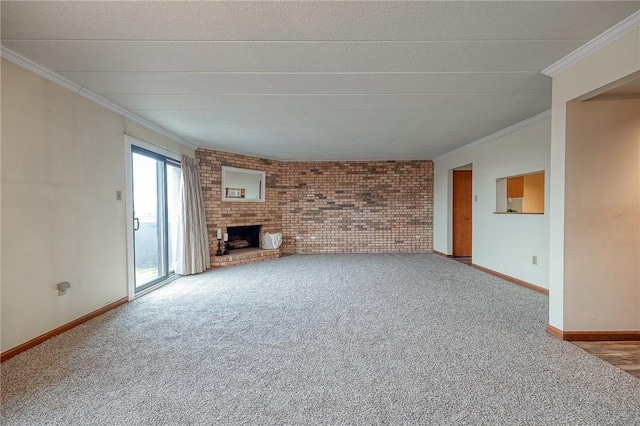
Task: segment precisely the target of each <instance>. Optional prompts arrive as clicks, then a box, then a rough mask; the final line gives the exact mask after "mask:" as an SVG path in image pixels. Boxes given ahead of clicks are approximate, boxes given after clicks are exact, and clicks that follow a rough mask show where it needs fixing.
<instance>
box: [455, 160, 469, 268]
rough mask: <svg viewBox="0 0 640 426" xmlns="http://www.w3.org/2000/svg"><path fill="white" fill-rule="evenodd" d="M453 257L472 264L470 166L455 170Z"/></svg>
mask: <svg viewBox="0 0 640 426" xmlns="http://www.w3.org/2000/svg"><path fill="white" fill-rule="evenodd" d="M452 183H453V190H452V209H451V214H452V221H451V222H452V255H453V257H455V258H463V259H465V260H468V262H469V263H470V262H471V255H472V249H471V248H472V231H473V229H472V210H473V170H472V166H471V165H470V164H469V165H467V166H463V167H459V168H457V169H455V170H453V182H452Z"/></svg>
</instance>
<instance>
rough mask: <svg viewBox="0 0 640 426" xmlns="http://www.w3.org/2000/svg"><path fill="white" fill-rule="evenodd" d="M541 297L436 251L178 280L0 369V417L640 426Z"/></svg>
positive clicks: (296, 260)
mask: <svg viewBox="0 0 640 426" xmlns="http://www.w3.org/2000/svg"><path fill="white" fill-rule="evenodd" d="M546 318H547V298H546V296H543V295H541V294H538V293H536V292H533V291H530V290H526V289H523V288H520V287H517V286H515V285H513V284H510V283H506V282H504V281H502V280H500V279H498V278H495V277H493V276H490V275H487V274H484V273H483V272H480V271H478V270H476V269H474V268H469V267H468V266H465V265H463V264H460V263H458V262H456V261H453V260H450V259H446V258H442V257H439V256H435V255H430V254H425V255H317V256H290V257H285V258H282V259H279V260H274V261H269V262H263V263H258V264H253V265H246V266H239V267H234V268H229V269H226V270H220V271H214V272H209V273H206V274H202V275H199V276H192V277H186V278H182V279H180V280H177V281H175V282H173V283H172V284H169V285H168V286H166V287H164V288H162V289H160V290H158V291H156V292H154V293H151V294H149V295H147V296H144V297H142V298H141V299H139V300H136V301H135V302H132V303H129V304H127V305H124V306H122V307H120V308H118V309H116V310H113V311H110V312H109V313H107V314H105V315H104V316H102V317H100V318H97V319H95V320H92V321H90V322H88V323H86V324H84V325H81V326H79V327H77V328H75V329H73V330H71V331H70V332H68V333H65V334H63V335H61V336H59V337H57V338H54V339H52V340H50V341H48V342H45V343H44V344H42V345H40V346H38V347H36V348H34V349H32V350H30V351H28V352H25V353H23V354H21V355H19V356H17V357H15V358H12V359H10V360H9V361H7V362H5V363H3V364H2V396H1V403H2V415H1V420H2V424H3V425H44V424H49V425H94V424H95V425H114V424H122V425H177V424H203V425H205V424H220V425H236V424H252V425H253V424H332V425H337V424H392V425H396V424H434V425H463V424H486V425H524V424H527V425H532V424H534V425H535V424H539V425H561V424H566V425H616V424H617V425H632V424H640V380H638V379H637V378H635V377H633V376H631V375H629V374H627V373H625V372H623V371H621V370H619V369H617V368H615V367H613V366H611V365H610V364H608V363H606V362H604V361H602V360H600V359H598V358H595V357H593V356H591V355H589V354H588V353H586V352H584V351H583V350H581V349H580V348H577V347H575V346H573V345H571V344H569V343H566V342H562V341H559V340H557V339H555V338H553V337H551V336H549V335H547V334H546V333H545V332H544V327H545V325H546Z"/></svg>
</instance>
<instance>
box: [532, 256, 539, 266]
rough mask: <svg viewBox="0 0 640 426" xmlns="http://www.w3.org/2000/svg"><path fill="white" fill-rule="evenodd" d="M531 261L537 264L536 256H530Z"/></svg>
mask: <svg viewBox="0 0 640 426" xmlns="http://www.w3.org/2000/svg"><path fill="white" fill-rule="evenodd" d="M531 263H533V264H534V265H537V264H538V256H531Z"/></svg>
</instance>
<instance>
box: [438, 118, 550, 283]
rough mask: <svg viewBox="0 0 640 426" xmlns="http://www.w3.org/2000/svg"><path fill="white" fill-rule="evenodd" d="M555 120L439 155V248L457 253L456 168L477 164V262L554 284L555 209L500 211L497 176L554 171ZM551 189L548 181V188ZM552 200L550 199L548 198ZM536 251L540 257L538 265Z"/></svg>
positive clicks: (474, 206)
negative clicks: (552, 231)
mask: <svg viewBox="0 0 640 426" xmlns="http://www.w3.org/2000/svg"><path fill="white" fill-rule="evenodd" d="M550 137H551V120H550V119H549V118H546V119H543V120H542V121H540V122H537V123H535V124H533V125H531V126H529V127H525V128H523V129H520V130H518V131H516V132H514V133H511V134H508V135H506V136H503V137H501V138H498V139H494V140H491V141H486V142H482V143H478V144H472V145H470V146H467V147H463V148H461V149H458V150H456V151H452V152H451V153H449V154H445V155H444V156H441V157H439V158H436V159H435V160H434V167H435V169H434V180H435V181H434V185H435V186H434V250H436V251H439V252H442V253H446V254H451V252H452V243H451V219H450V218H451V196H450V188H451V170H452V169H454V168H457V167H460V166H462V165H465V164H469V163H472V164H473V194H474V196H477V201H474V203H473V263H475V264H477V265H480V266H483V267H485V268H489V269H492V270H494V271H497V272H500V273H502V274H506V275H509V276H512V277H514V278H517V279H520V280H523V281H526V282H528V283H531V284H535V285H537V286H540V287H543V288H548V286H549V279H548V277H549V275H548V273H549V214H548V212H545V213H544V214H542V215H518V214H494V212H495V209H496V180H497V179H499V178H503V177H507V176H514V175H520V174H524V173H530V172H535V171H541V170H544V171H545V173H548V172H549V163H550V159H549V147H550ZM546 191H547V193H548V185H547V188H546ZM545 204H546V202H545ZM532 256H538V265H533V264H532V261H531V258H532Z"/></svg>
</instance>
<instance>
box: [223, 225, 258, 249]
mask: <svg viewBox="0 0 640 426" xmlns="http://www.w3.org/2000/svg"><path fill="white" fill-rule="evenodd" d="M260 228H261V225H250V226H229V227H227V233H228V234H229V251H232V250H239V249H243V248H250V247H260Z"/></svg>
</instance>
